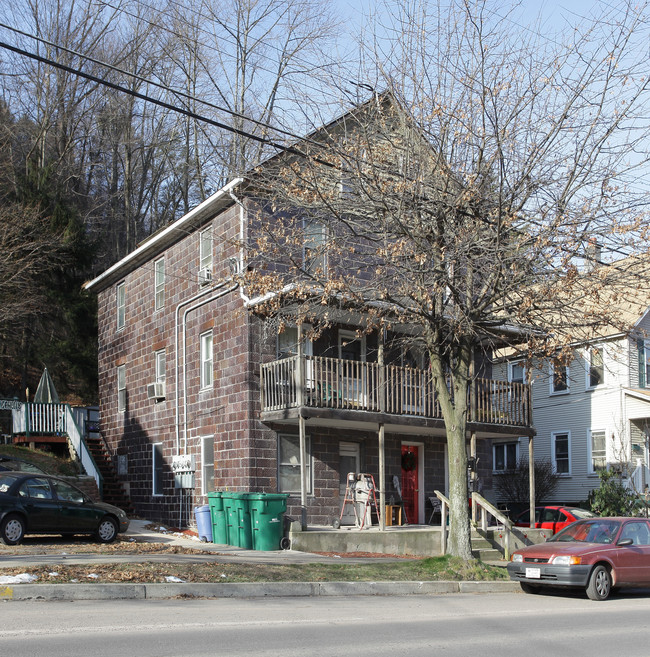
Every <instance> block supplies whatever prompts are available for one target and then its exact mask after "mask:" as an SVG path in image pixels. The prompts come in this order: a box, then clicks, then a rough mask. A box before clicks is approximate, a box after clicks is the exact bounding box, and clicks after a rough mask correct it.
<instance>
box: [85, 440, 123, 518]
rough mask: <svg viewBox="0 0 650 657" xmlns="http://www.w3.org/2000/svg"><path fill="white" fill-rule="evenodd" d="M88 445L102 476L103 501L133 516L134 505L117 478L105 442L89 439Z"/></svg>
mask: <svg viewBox="0 0 650 657" xmlns="http://www.w3.org/2000/svg"><path fill="white" fill-rule="evenodd" d="M86 444H87V445H88V449H89V450H90V453H91V454H92V457H93V459H94V460H95V464H96V465H97V469H98V470H99V472H100V473H101V475H102V479H103V487H102V501H103V502H106V503H107V504H112V505H113V506H117V507H119V508H120V509H122V510H123V511H125V512H126V513H127V514H128V515H131V514H133V505H132V504H131V500H130V499H129V498H128V496H127V495H126V493H125V492H124V488H123V487H122V484H121V483H120V481H119V479H118V478H117V472H116V471H115V468H114V467H113V461H112V460H111V457H110V454H109V453H108V451H107V450H106V446H105V445H104V441H103V440H102V439H101V438H92V437H87V438H86Z"/></svg>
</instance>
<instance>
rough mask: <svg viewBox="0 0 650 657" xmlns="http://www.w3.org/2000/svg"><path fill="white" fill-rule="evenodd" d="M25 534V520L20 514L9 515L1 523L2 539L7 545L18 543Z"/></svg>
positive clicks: (0, 538)
mask: <svg viewBox="0 0 650 657" xmlns="http://www.w3.org/2000/svg"><path fill="white" fill-rule="evenodd" d="M24 536H25V521H24V520H23V519H22V518H21V517H20V516H16V515H11V516H7V517H6V518H5V519H4V520H3V521H2V524H0V540H2V542H3V543H4V544H5V545H18V543H20V542H21V541H22V540H23V537H24Z"/></svg>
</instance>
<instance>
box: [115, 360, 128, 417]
mask: <svg viewBox="0 0 650 657" xmlns="http://www.w3.org/2000/svg"><path fill="white" fill-rule="evenodd" d="M117 410H118V411H119V412H120V413H124V411H125V410H126V365H118V366H117Z"/></svg>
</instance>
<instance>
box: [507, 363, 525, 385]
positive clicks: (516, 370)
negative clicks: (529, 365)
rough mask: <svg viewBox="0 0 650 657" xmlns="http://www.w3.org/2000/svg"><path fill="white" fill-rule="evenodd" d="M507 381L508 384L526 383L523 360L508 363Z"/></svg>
mask: <svg viewBox="0 0 650 657" xmlns="http://www.w3.org/2000/svg"><path fill="white" fill-rule="evenodd" d="M508 381H509V382H510V383H526V364H525V363H524V361H523V360H517V361H514V362H512V363H508Z"/></svg>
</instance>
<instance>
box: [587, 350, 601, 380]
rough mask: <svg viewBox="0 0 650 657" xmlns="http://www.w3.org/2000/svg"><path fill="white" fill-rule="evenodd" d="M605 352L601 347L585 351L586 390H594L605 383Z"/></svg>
mask: <svg viewBox="0 0 650 657" xmlns="http://www.w3.org/2000/svg"><path fill="white" fill-rule="evenodd" d="M604 355H605V350H604V348H603V347H590V348H589V350H588V351H587V362H588V365H589V369H588V370H587V388H595V387H596V386H599V385H602V384H603V383H605V357H604Z"/></svg>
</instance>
